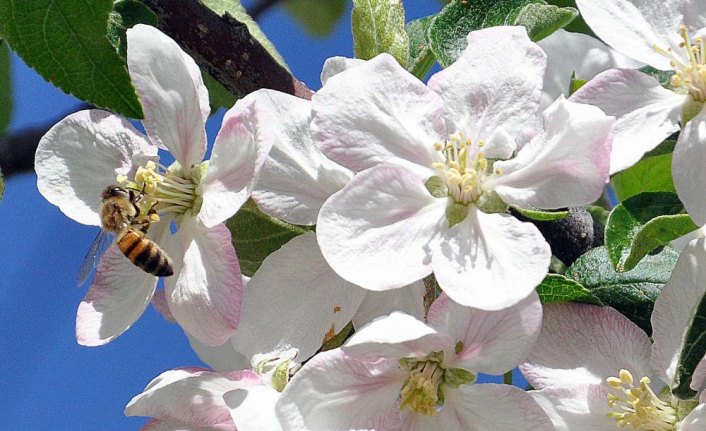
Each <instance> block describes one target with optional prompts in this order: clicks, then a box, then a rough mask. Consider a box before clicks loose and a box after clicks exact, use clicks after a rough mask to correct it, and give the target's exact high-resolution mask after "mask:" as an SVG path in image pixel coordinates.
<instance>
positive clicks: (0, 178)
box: [0, 170, 5, 202]
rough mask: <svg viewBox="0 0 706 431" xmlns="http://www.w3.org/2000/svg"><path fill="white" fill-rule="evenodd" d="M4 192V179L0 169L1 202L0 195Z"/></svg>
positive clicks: (0, 200)
mask: <svg viewBox="0 0 706 431" xmlns="http://www.w3.org/2000/svg"><path fill="white" fill-rule="evenodd" d="M4 194H5V180H4V179H3V177H2V170H0V202H2V197H3V195H4Z"/></svg>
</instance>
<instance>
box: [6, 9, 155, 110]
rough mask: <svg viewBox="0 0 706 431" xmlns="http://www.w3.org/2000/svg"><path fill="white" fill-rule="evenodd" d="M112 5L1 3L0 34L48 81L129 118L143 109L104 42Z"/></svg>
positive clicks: (117, 57)
mask: <svg viewBox="0 0 706 431" xmlns="http://www.w3.org/2000/svg"><path fill="white" fill-rule="evenodd" d="M112 8H113V1H112V0H84V1H81V2H77V1H73V0H5V1H2V2H0V35H1V36H2V37H3V38H4V39H5V40H6V41H7V42H9V43H10V46H11V47H12V49H14V50H15V51H16V52H17V54H19V56H20V57H22V59H23V60H24V61H25V63H27V64H28V65H29V66H30V67H32V68H34V69H35V70H36V71H37V72H39V74H40V75H42V76H43V77H44V78H45V79H46V80H48V81H49V82H51V83H52V84H54V85H56V86H57V87H59V88H61V89H62V90H64V91H66V92H67V93H70V94H72V95H74V96H76V97H77V98H79V99H82V100H85V101H87V102H89V103H92V104H93V105H96V106H99V107H101V108H106V109H109V110H112V111H115V112H118V113H120V114H123V115H125V116H128V117H131V118H142V116H143V114H142V107H141V106H140V102H139V101H138V98H137V94H136V93H135V89H134V87H133V86H132V83H131V82H130V75H128V72H127V67H126V66H125V63H124V61H123V59H122V58H121V57H120V55H118V53H117V52H116V51H115V49H114V48H113V46H112V45H111V44H110V42H109V41H108V39H107V37H106V32H107V27H108V14H109V13H110V11H111V10H112Z"/></svg>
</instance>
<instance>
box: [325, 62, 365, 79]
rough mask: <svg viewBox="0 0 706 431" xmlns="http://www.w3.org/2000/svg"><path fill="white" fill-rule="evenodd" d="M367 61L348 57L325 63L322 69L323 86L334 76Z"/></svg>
mask: <svg viewBox="0 0 706 431" xmlns="http://www.w3.org/2000/svg"><path fill="white" fill-rule="evenodd" d="M364 63H365V61H364V60H361V59H359V58H348V57H331V58H327V59H326V61H325V62H324V67H323V68H322V69H321V85H322V86H323V85H326V82H327V81H328V79H329V78H330V77H332V76H334V75H338V74H339V73H341V72H343V71H346V70H348V69H350V68H351V67H355V66H360V65H361V64H364Z"/></svg>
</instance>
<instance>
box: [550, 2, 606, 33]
mask: <svg viewBox="0 0 706 431" xmlns="http://www.w3.org/2000/svg"><path fill="white" fill-rule="evenodd" d="M547 3H549V4H553V5H555V6H560V7H572V8H576V1H575V0H547ZM564 29H565V30H566V31H571V32H574V33H583V34H587V35H589V36H593V37H596V35H595V34H594V33H593V31H592V30H591V28H590V27H589V26H588V24H586V21H584V20H583V17H582V16H581V15H579V16H577V17H576V19H574V20H573V21H571V22H570V23H569V25H567V26H566V27H564Z"/></svg>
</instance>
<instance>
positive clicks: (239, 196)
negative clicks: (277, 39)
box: [197, 93, 277, 227]
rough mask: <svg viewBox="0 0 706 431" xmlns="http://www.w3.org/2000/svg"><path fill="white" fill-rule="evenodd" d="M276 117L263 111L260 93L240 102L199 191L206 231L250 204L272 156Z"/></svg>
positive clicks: (227, 121) (230, 112) (228, 114)
mask: <svg viewBox="0 0 706 431" xmlns="http://www.w3.org/2000/svg"><path fill="white" fill-rule="evenodd" d="M276 122H277V119H276V117H273V116H272V115H271V113H270V112H267V111H264V110H261V109H259V107H258V93H253V94H250V95H248V96H246V97H245V98H243V99H240V100H238V101H237V102H236V104H235V106H233V107H232V108H231V109H230V110H228V112H226V115H225V117H223V124H222V125H221V130H220V131H219V132H218V136H216V142H215V143H214V144H213V152H212V153H211V159H210V164H209V166H208V171H206V175H204V177H203V178H202V179H201V183H200V184H199V187H198V189H197V192H198V193H201V195H202V196H203V205H202V206H201V211H199V219H200V220H201V221H202V222H203V224H204V225H205V226H206V227H213V226H215V225H217V224H219V223H223V222H224V221H226V220H227V219H228V218H230V217H231V216H232V215H233V214H235V213H236V211H238V210H239V209H240V207H241V206H242V205H243V204H244V203H245V202H246V201H247V200H248V198H249V197H250V194H251V193H252V190H253V188H254V187H255V183H256V182H257V180H258V177H259V176H260V171H261V169H262V165H263V164H264V163H265V159H266V157H267V154H268V153H269V152H270V148H271V147H272V143H273V142H274V135H273V134H272V133H271V132H270V130H269V129H270V128H271V127H272V124H273V123H276Z"/></svg>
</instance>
